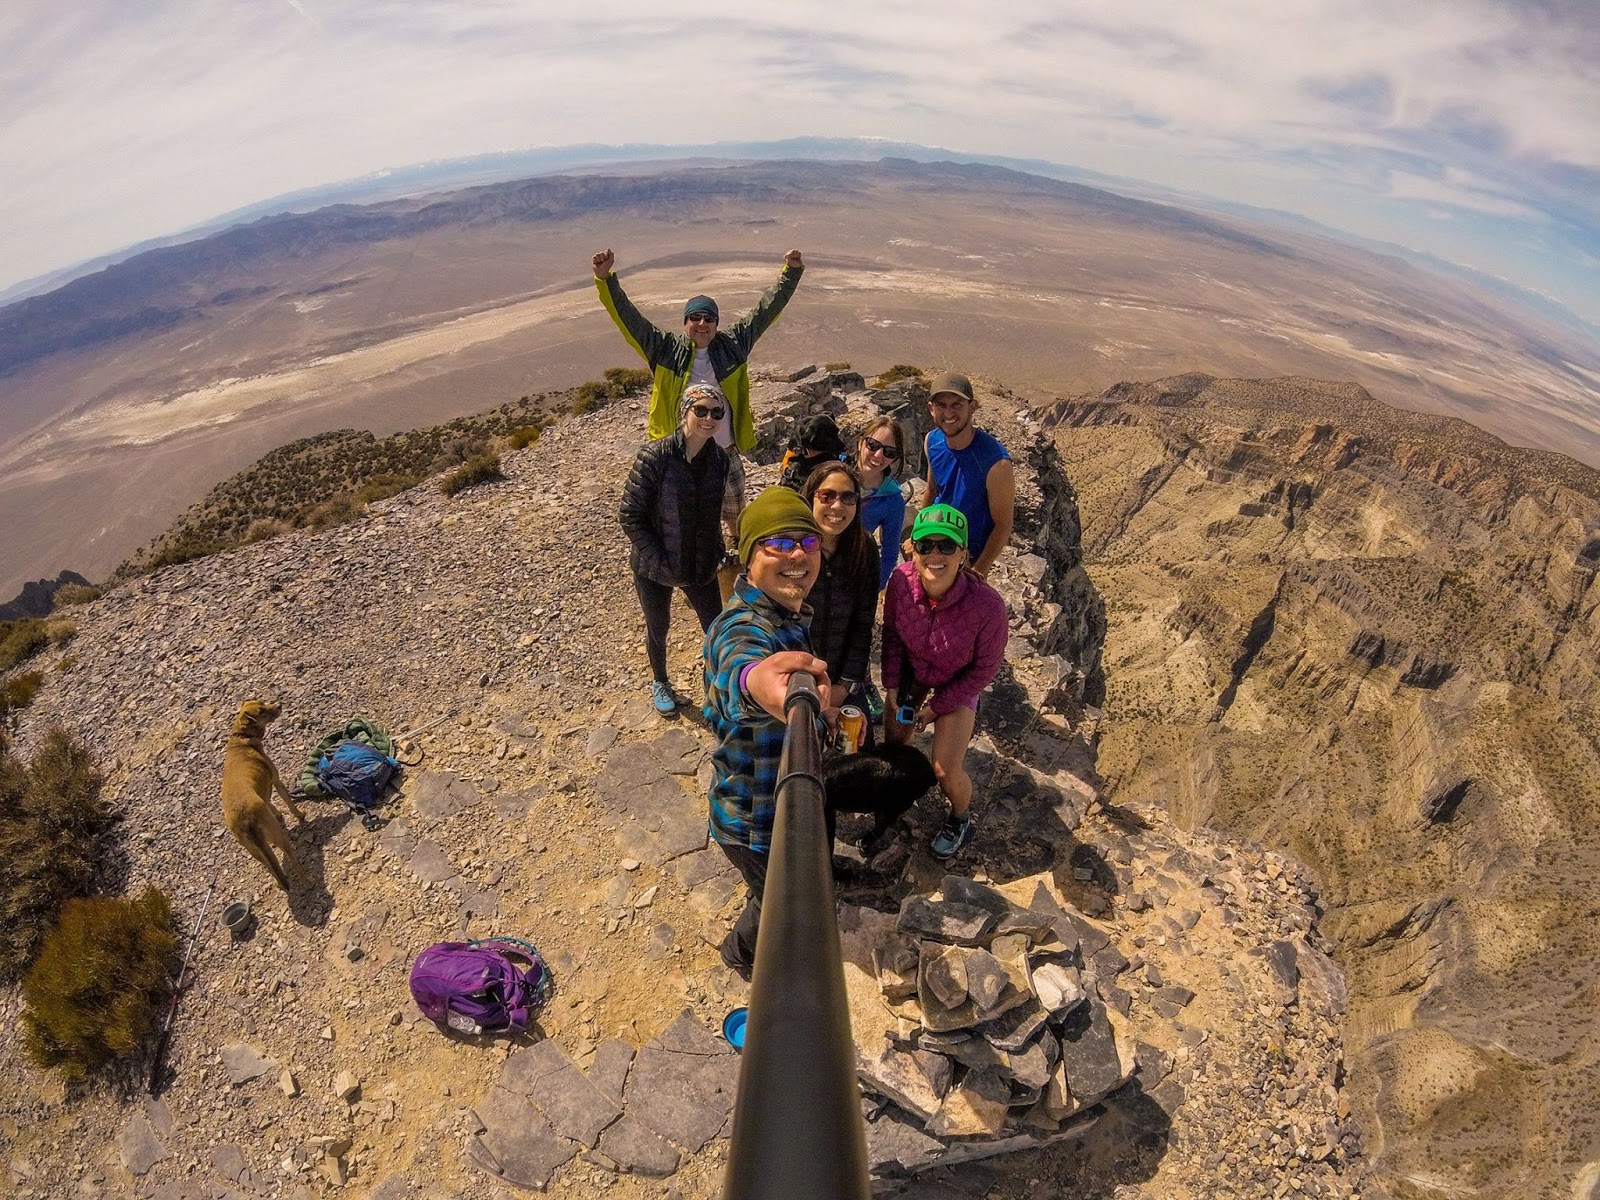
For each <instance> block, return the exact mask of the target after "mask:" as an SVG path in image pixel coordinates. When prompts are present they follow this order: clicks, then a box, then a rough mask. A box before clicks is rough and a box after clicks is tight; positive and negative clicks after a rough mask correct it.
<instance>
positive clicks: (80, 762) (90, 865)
mask: <svg viewBox="0 0 1600 1200" xmlns="http://www.w3.org/2000/svg"><path fill="white" fill-rule="evenodd" d="M101 782H102V779H101V774H100V771H99V769H98V768H97V767H96V766H95V763H94V760H93V758H92V757H91V755H90V754H89V751H88V749H87V748H86V747H85V746H83V745H82V743H80V742H78V741H77V740H76V739H74V738H73V737H72V736H71V735H70V734H68V733H67V732H66V731H65V730H63V729H60V728H56V729H52V730H50V731H49V732H47V733H46V735H45V737H44V739H43V742H42V744H41V745H40V747H39V749H38V750H37V751H36V752H35V753H34V755H33V757H32V758H31V759H30V760H29V761H28V762H27V763H26V764H24V763H22V762H21V761H19V760H18V759H17V758H16V757H15V756H14V755H13V754H12V753H11V752H10V751H9V750H8V749H5V748H3V747H0V979H9V978H14V977H16V976H17V975H19V974H20V973H21V972H22V971H23V970H24V969H25V968H26V967H27V965H28V964H29V963H30V962H31V961H32V959H33V957H34V954H35V953H36V952H37V950H38V947H39V943H40V942H41V941H42V940H43V938H44V936H45V933H46V932H47V931H48V930H49V929H50V927H51V926H52V925H54V924H55V922H56V920H57V918H58V917H59V916H60V914H61V911H62V907H63V906H64V905H65V904H66V903H67V901H69V900H72V899H76V898H79V897H83V896H87V895H88V894H89V893H90V891H91V889H92V887H93V885H94V882H95V879H96V876H97V873H98V872H99V871H100V870H101V869H102V868H103V867H104V865H105V860H106V857H107V853H108V850H109V837H110V834H111V832H112V829H113V828H114V826H115V825H116V821H117V816H116V814H115V813H114V812H113V811H112V810H111V809H110V808H109V807H108V806H107V805H105V804H104V803H103V802H102V800H101V796H100V789H101Z"/></svg>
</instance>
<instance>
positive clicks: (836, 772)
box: [822, 745, 938, 850]
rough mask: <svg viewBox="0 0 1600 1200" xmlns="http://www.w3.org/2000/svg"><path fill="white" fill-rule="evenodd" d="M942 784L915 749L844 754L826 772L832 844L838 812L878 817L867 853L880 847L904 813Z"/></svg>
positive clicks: (824, 781) (824, 782) (873, 749)
mask: <svg viewBox="0 0 1600 1200" xmlns="http://www.w3.org/2000/svg"><path fill="white" fill-rule="evenodd" d="M937 782H938V777H937V776H935V775H934V773H933V764H932V763H930V762H929V761H928V756H927V755H925V754H923V753H922V751H921V750H918V749H917V748H916V747H915V746H910V745H903V746H894V745H883V746H872V747H869V748H868V749H865V750H860V751H857V752H856V753H855V754H841V755H839V756H838V757H837V758H834V759H832V760H831V761H829V762H828V763H826V764H824V766H823V768H822V785H823V788H824V790H825V791H826V792H827V796H828V808H827V814H828V840H829V841H830V843H831V842H832V840H833V831H834V823H835V818H834V814H835V813H842V812H849V813H872V814H874V816H876V817H877V821H876V823H875V824H874V825H873V828H872V832H871V833H869V834H868V835H867V836H866V838H865V839H864V840H863V841H862V843H861V844H862V848H863V849H864V850H866V849H869V848H872V847H874V844H875V843H878V842H881V840H882V839H883V837H884V835H885V834H886V833H887V832H888V831H889V828H890V827H891V826H892V825H893V824H894V823H895V821H896V820H898V819H899V817H900V814H902V813H903V812H905V811H906V809H908V808H910V807H911V806H912V805H913V804H915V803H916V802H917V800H918V799H919V798H921V796H922V795H923V793H925V792H926V791H927V790H928V789H929V788H931V787H932V786H933V785H934V784H935V783H937ZM877 848H879V849H881V846H880V847H877Z"/></svg>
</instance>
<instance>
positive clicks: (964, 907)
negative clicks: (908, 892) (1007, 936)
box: [897, 895, 997, 946]
mask: <svg viewBox="0 0 1600 1200" xmlns="http://www.w3.org/2000/svg"><path fill="white" fill-rule="evenodd" d="M996 920H997V918H996V916H995V914H994V913H992V912H990V911H989V910H988V909H983V908H979V907H977V906H976V905H972V904H957V903H954V902H951V901H938V900H930V899H929V898H928V897H927V896H922V895H913V896H908V897H907V898H906V900H905V902H904V903H903V904H901V906H900V919H899V921H898V923H897V927H898V928H899V930H900V932H902V933H907V934H910V935H911V936H912V937H917V938H925V939H928V940H931V941H936V942H945V943H947V944H950V945H955V946H978V945H982V944H983V942H984V940H985V935H986V934H988V933H989V932H990V930H991V929H993V927H994V925H995V922H996Z"/></svg>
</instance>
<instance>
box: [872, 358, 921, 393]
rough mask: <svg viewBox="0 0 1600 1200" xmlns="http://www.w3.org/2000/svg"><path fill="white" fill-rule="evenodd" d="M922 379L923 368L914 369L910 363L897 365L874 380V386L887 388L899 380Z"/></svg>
mask: <svg viewBox="0 0 1600 1200" xmlns="http://www.w3.org/2000/svg"><path fill="white" fill-rule="evenodd" d="M922 377H923V371H922V368H921V367H913V366H912V365H911V364H910V363H895V365H894V366H892V367H890V368H889V369H888V370H887V371H885V372H884V373H883V374H882V375H879V376H878V377H877V378H876V379H874V380H873V381H872V386H873V387H887V386H888V385H889V384H891V383H894V382H895V381H896V380H898V379H921V378H922Z"/></svg>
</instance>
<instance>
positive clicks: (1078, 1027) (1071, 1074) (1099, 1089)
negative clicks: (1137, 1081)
mask: <svg viewBox="0 0 1600 1200" xmlns="http://www.w3.org/2000/svg"><path fill="white" fill-rule="evenodd" d="M1061 1063H1062V1066H1063V1068H1064V1069H1065V1072H1066V1078H1067V1086H1068V1087H1069V1088H1070V1089H1071V1090H1072V1098H1073V1099H1074V1100H1076V1101H1077V1102H1078V1103H1079V1104H1081V1105H1084V1106H1087V1105H1090V1104H1093V1103H1095V1101H1097V1100H1099V1099H1100V1098H1101V1097H1102V1096H1104V1095H1105V1094H1106V1093H1107V1092H1110V1091H1111V1090H1112V1089H1113V1088H1115V1087H1116V1086H1117V1085H1118V1084H1120V1083H1121V1082H1122V1062H1121V1060H1120V1059H1119V1058H1118V1056H1117V1040H1116V1034H1115V1033H1114V1032H1113V1031H1112V1028H1111V1019H1110V1018H1109V1017H1108V1016H1106V1009H1105V1005H1103V1004H1102V1003H1100V1001H1098V1000H1090V1001H1089V1002H1088V1003H1087V1004H1084V1005H1080V1006H1079V1007H1077V1008H1076V1009H1074V1010H1073V1011H1072V1013H1071V1015H1070V1016H1068V1017H1067V1020H1066V1024H1065V1025H1064V1026H1063V1027H1062V1030H1061Z"/></svg>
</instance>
